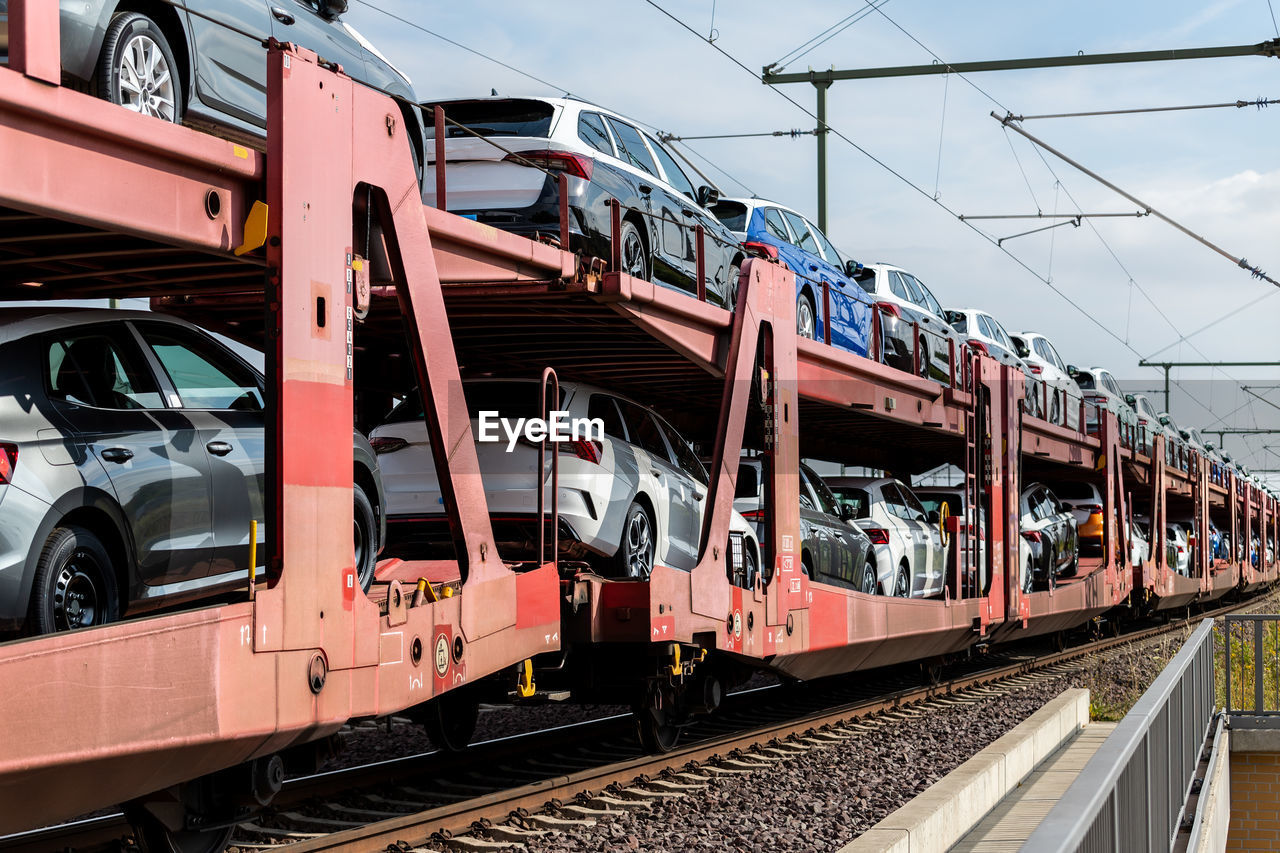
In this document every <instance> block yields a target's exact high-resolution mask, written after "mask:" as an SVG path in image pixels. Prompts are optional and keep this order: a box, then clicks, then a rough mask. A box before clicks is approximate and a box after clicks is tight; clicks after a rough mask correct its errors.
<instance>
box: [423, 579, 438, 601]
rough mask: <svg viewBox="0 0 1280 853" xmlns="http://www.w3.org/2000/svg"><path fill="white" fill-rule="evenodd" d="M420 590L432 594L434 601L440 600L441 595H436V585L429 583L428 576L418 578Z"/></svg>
mask: <svg viewBox="0 0 1280 853" xmlns="http://www.w3.org/2000/svg"><path fill="white" fill-rule="evenodd" d="M418 592H421V593H425V594H427V595H430V596H431V600H432V601H439V600H440V596H438V595H436V590H435V587H433V586H432V585H431V584H429V583H427V579H426V578H418Z"/></svg>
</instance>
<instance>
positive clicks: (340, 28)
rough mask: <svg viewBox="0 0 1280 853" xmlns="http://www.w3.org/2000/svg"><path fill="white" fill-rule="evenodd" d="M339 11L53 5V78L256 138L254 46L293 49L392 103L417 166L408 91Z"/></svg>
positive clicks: (317, 2)
mask: <svg viewBox="0 0 1280 853" xmlns="http://www.w3.org/2000/svg"><path fill="white" fill-rule="evenodd" d="M8 5H9V4H8V0H0V16H3V17H2V18H0V54H7V53H8V49H9V45H8V38H7V37H5V33H6V32H7V29H8V28H7V20H6V19H7V18H8ZM346 11H347V0H182V2H180V3H172V4H170V3H167V2H146V3H137V2H128V0H74V2H72V0H62V2H61V5H60V12H61V37H62V71H63V74H64V75H65V76H66V77H68V78H70V79H71V80H73V81H75V82H76V83H78V84H80V85H83V86H87V87H88V89H89V90H90V91H91V92H93V93H94V94H96V95H97V96H98V97H100V98H104V99H105V100H108V101H111V102H112V103H115V104H120V105H121V106H123V107H125V108H126V109H130V110H133V111H134V112H139V113H143V114H144V115H151V116H155V117H157V118H160V119H163V120H164V121H171V122H174V123H183V122H185V123H187V124H192V125H197V126H201V125H216V126H218V127H219V128H222V129H229V130H231V131H233V132H234V133H233V135H240V136H245V137H248V138H251V139H253V138H261V137H262V136H263V135H264V129H265V128H266V122H267V53H266V49H265V48H264V47H263V42H264V41H266V40H267V39H268V38H275V39H277V40H279V41H282V42H292V43H294V44H297V45H300V46H302V47H305V48H307V49H309V50H313V51H315V52H316V53H317V54H319V55H320V56H321V57H323V58H324V59H326V60H329V61H331V62H335V63H337V64H339V65H341V66H342V70H343V71H345V72H346V73H347V75H348V76H350V77H351V78H352V79H354V80H357V81H359V82H361V83H364V84H365V85H367V86H371V87H373V88H375V89H379V90H381V91H383V92H386V93H387V94H388V95H391V96H393V97H397V98H399V99H400V101H401V102H400V111H401V117H402V119H403V121H404V126H405V127H406V128H407V129H408V131H409V142H410V144H411V145H412V146H413V148H414V153H415V155H416V158H417V161H418V163H421V162H422V145H423V135H422V119H421V113H420V112H419V111H418V110H417V109H416V107H415V105H414V102H415V98H414V95H413V85H412V84H411V83H410V82H409V78H408V77H406V76H405V75H404V74H403V73H402V72H400V71H399V70H398V69H396V68H395V67H394V66H393V65H391V63H390V62H388V61H387V59H386V57H384V56H383V55H382V54H381V53H379V52H378V50H377V48H375V47H374V46H373V45H371V44H370V43H369V42H368V41H366V40H365V39H364V37H363V36H361V35H360V34H359V33H358V32H356V30H355V29H354V28H352V27H351V26H350V25H349V24H347V23H345V22H344V21H343V20H342V15H343V14H344V13H345V12H346Z"/></svg>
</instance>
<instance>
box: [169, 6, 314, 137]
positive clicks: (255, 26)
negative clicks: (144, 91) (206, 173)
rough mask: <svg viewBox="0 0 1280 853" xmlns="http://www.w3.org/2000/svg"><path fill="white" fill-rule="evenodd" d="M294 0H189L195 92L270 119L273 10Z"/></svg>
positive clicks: (232, 111)
mask: <svg viewBox="0 0 1280 853" xmlns="http://www.w3.org/2000/svg"><path fill="white" fill-rule="evenodd" d="M294 3H295V0H185V4H186V8H187V9H189V10H190V11H189V12H183V14H184V15H186V17H187V27H188V29H189V31H190V33H191V39H192V42H193V48H194V49H193V50H192V51H191V53H192V57H193V59H192V63H193V65H194V66H195V94H196V95H197V96H198V97H199V98H200V100H201V101H202V102H204V103H205V104H207V105H208V106H210V107H212V108H213V109H216V110H218V111H220V112H225V113H227V114H228V115H231V116H234V117H236V118H238V119H241V120H243V121H247V122H250V123H251V124H255V125H257V126H258V127H266V125H267V52H266V50H265V49H264V48H263V47H262V42H263V41H265V40H266V39H268V38H269V37H270V36H271V35H272V27H271V24H272V10H273V9H283V8H285V7H286V6H287V5H293V4H294Z"/></svg>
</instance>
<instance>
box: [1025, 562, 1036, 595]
mask: <svg viewBox="0 0 1280 853" xmlns="http://www.w3.org/2000/svg"><path fill="white" fill-rule="evenodd" d="M1035 580H1036V573H1035V570H1034V569H1033V568H1032V567H1031V566H1023V567H1022V591H1023V593H1025V594H1026V595H1030V594H1031V593H1032V592H1034V591H1035V588H1036V584H1035Z"/></svg>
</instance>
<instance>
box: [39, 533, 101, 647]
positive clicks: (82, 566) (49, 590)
mask: <svg viewBox="0 0 1280 853" xmlns="http://www.w3.org/2000/svg"><path fill="white" fill-rule="evenodd" d="M116 614H117V608H116V585H115V572H114V571H112V566H111V557H110V556H109V555H108V554H107V549H106V548H105V547H103V545H102V542H100V541H99V540H98V537H96V536H94V535H93V534H92V533H90V532H89V531H88V530H85V529H84V528H83V527H73V526H68V527H57V528H54V530H53V532H52V533H51V534H49V538H48V539H47V540H46V541H45V543H44V549H43V550H42V551H41V552H40V560H39V562H38V563H37V564H36V576H35V581H34V583H33V585H32V594H31V610H30V613H29V615H28V624H29V626H30V630H31V631H32V633H35V634H52V633H53V632H55V631H71V630H74V629H76V628H90V627H93V626H94V625H105V624H107V623H108V622H114V621H115V620H116Z"/></svg>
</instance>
